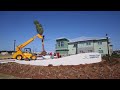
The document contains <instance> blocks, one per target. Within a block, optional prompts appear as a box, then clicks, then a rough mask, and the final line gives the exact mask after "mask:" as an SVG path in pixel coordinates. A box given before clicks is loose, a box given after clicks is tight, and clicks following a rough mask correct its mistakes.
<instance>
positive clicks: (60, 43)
mask: <svg viewBox="0 0 120 90" xmlns="http://www.w3.org/2000/svg"><path fill="white" fill-rule="evenodd" d="M68 42H69V40H68V39H66V38H64V37H61V38H57V39H56V53H57V52H59V53H60V55H62V56H63V55H64V56H66V55H68V51H69V50H68Z"/></svg>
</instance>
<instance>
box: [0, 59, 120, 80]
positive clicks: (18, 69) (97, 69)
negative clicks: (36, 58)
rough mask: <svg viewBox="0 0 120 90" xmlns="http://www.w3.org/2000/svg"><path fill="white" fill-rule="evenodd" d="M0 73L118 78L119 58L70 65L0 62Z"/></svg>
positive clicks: (31, 75) (119, 69)
mask: <svg viewBox="0 0 120 90" xmlns="http://www.w3.org/2000/svg"><path fill="white" fill-rule="evenodd" d="M0 73H4V74H8V75H13V76H16V77H20V78H33V79H120V60H118V59H113V60H111V61H109V62H108V61H106V60H103V61H102V62H100V63H94V64H85V65H76V66H73V65H70V66H62V65H61V66H52V65H49V66H32V65H23V64H17V63H13V62H12V63H11V62H10V63H4V64H0Z"/></svg>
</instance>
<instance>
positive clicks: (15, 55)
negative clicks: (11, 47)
mask: <svg viewBox="0 0 120 90" xmlns="http://www.w3.org/2000/svg"><path fill="white" fill-rule="evenodd" d="M36 37H38V38H40V39H42V41H43V36H42V35H40V34H37V35H35V36H34V37H32V38H30V39H29V40H28V41H26V42H24V43H23V44H20V45H19V46H17V47H16V51H15V52H14V53H13V55H12V58H13V59H17V60H22V59H32V60H36V59H37V56H36V55H34V54H32V53H31V52H23V51H22V48H24V47H25V46H26V45H28V44H29V43H31V42H32V41H33V40H34V39H35V38H36ZM42 44H44V42H42ZM27 49H30V48H27ZM30 51H31V50H30Z"/></svg>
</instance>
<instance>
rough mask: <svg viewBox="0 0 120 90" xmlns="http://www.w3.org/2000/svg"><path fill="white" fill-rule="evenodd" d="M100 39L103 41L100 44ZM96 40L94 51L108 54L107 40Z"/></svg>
mask: <svg viewBox="0 0 120 90" xmlns="http://www.w3.org/2000/svg"><path fill="white" fill-rule="evenodd" d="M99 41H102V44H101V45H100V44H98V42H99ZM99 41H95V42H94V51H95V52H98V53H101V54H102V55H105V54H108V49H107V41H106V40H99Z"/></svg>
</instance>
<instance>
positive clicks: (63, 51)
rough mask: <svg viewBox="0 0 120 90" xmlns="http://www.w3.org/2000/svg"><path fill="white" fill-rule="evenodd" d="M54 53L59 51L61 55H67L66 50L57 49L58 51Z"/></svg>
mask: <svg viewBox="0 0 120 90" xmlns="http://www.w3.org/2000/svg"><path fill="white" fill-rule="evenodd" d="M56 53H60V55H61V56H67V55H68V51H67V50H59V51H56Z"/></svg>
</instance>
